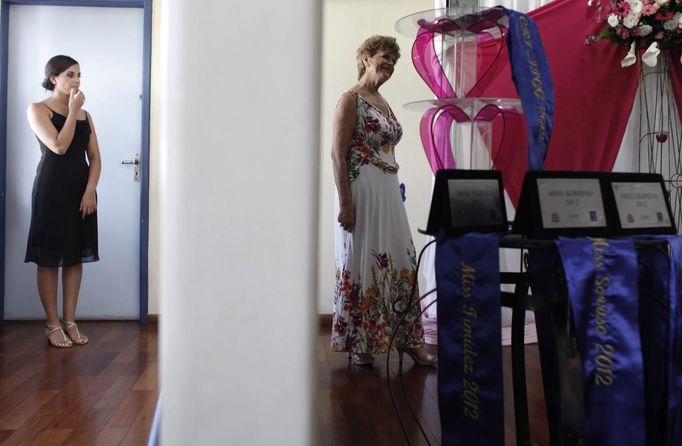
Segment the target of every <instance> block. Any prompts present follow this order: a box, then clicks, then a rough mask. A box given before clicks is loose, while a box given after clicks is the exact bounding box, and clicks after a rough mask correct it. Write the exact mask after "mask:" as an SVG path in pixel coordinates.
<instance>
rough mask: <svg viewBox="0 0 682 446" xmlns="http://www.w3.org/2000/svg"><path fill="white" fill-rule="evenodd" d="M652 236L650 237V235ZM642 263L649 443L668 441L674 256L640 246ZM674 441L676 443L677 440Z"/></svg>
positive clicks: (641, 327)
mask: <svg viewBox="0 0 682 446" xmlns="http://www.w3.org/2000/svg"><path fill="white" fill-rule="evenodd" d="M647 238H648V237H647ZM637 262H638V263H639V265H640V274H639V277H640V279H639V280H640V283H639V332H640V334H641V336H640V338H641V340H642V359H643V361H644V392H645V400H644V404H645V407H646V444H647V446H660V445H663V444H665V439H666V437H667V427H666V426H667V419H668V397H667V393H668V373H669V371H668V366H669V362H668V356H669V353H668V345H669V344H668V342H666V340H667V339H668V337H669V327H670V323H669V320H670V314H671V313H670V312H669V306H668V302H669V293H668V289H669V281H670V277H669V274H670V270H671V268H670V266H671V265H670V260H669V257H668V254H667V252H664V251H662V250H660V249H658V248H656V247H652V248H640V249H638V250H637ZM673 444H674V443H673Z"/></svg>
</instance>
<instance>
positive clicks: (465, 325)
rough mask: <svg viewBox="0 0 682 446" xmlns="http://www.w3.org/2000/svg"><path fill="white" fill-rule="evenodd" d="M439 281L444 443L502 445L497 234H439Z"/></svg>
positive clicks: (440, 399)
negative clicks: (457, 235) (455, 235)
mask: <svg viewBox="0 0 682 446" xmlns="http://www.w3.org/2000/svg"><path fill="white" fill-rule="evenodd" d="M436 282H437V288H438V355H439V357H438V407H439V411H440V419H441V430H442V436H441V442H442V443H441V444H443V445H444V446H459V445H462V446H471V445H477V446H501V445H504V406H503V402H502V347H501V342H500V331H501V315H500V265H499V235H497V234H478V233H469V234H465V235H463V236H459V237H453V236H447V235H444V234H443V233H442V234H441V235H439V236H438V238H437V241H436Z"/></svg>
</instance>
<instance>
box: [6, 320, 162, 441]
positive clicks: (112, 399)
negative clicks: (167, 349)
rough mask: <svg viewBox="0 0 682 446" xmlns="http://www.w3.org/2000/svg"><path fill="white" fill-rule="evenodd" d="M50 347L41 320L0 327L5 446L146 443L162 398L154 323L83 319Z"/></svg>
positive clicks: (13, 323)
mask: <svg viewBox="0 0 682 446" xmlns="http://www.w3.org/2000/svg"><path fill="white" fill-rule="evenodd" d="M79 327H81V329H82V331H83V333H86V334H87V335H88V336H89V338H90V342H89V343H88V344H87V345H85V346H74V347H72V348H67V349H57V348H53V347H50V346H48V344H47V340H46V338H45V336H43V335H42V332H43V324H42V323H38V322H6V323H5V324H4V325H3V326H2V327H0V444H1V445H2V446H5V445H7V446H9V445H88V446H90V445H145V444H146V443H147V439H148V435H149V428H150V426H151V422H152V418H153V414H154V409H155V405H156V400H157V396H158V347H157V346H158V340H157V325H156V324H155V323H151V324H150V325H149V326H147V327H141V326H140V325H139V324H138V323H136V322H118V321H116V322H81V323H79Z"/></svg>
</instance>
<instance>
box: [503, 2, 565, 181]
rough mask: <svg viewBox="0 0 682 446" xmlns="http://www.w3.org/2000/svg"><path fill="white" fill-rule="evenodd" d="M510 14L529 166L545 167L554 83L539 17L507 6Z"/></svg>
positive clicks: (510, 47) (509, 39)
mask: <svg viewBox="0 0 682 446" xmlns="http://www.w3.org/2000/svg"><path fill="white" fill-rule="evenodd" d="M505 11H506V12H507V15H508V17H509V32H508V33H507V47H508V51H509V61H510V63H511V72H512V79H513V81H514V85H515V86H516V91H517V92H518V94H519V98H520V99H521V105H523V114H524V116H525V117H526V125H527V127H528V170H542V169H543V167H544V164H545V157H546V156H547V147H548V146H549V140H550V137H551V136H552V122H553V117H554V84H553V82H552V75H551V73H550V71H549V63H548V62H547V56H546V55H545V49H544V47H543V46H542V40H541V38H540V32H539V31H538V27H537V25H536V24H535V21H533V19H531V18H530V17H528V16H527V15H525V14H522V13H520V12H517V11H514V10H511V9H505Z"/></svg>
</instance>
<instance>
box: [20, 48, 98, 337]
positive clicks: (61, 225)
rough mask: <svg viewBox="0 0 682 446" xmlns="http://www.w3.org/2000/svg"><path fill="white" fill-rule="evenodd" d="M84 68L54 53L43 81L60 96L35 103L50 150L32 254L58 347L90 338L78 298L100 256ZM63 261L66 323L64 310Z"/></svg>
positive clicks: (38, 191)
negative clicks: (88, 267) (60, 302)
mask: <svg viewBox="0 0 682 446" xmlns="http://www.w3.org/2000/svg"><path fill="white" fill-rule="evenodd" d="M80 75H81V71H80V66H79V65H78V62H76V61H75V60H74V59H72V58H71V57H68V56H61V55H60V56H55V57H53V58H51V59H50V60H49V61H48V62H47V64H46V65H45V80H43V87H45V88H46V89H47V90H50V91H52V95H51V96H50V97H48V98H47V99H45V100H43V101H40V102H36V103H33V104H31V105H29V107H28V110H27V115H28V122H29V125H30V126H31V129H32V130H33V132H34V133H35V135H36V137H37V138H38V143H39V145H40V150H41V152H42V157H41V159H40V163H39V164H38V168H37V171H36V178H35V181H34V183H33V197H32V206H31V227H30V230H29V236H28V245H27V248H26V259H25V261H26V262H34V263H36V264H37V265H38V272H37V282H38V294H40V300H41V301H42V304H43V308H44V309H45V315H46V316H47V326H46V329H45V333H46V335H47V338H48V341H49V343H50V344H51V345H53V346H55V347H71V346H72V345H73V344H79V345H80V344H86V343H87V342H88V338H87V337H86V336H85V335H83V334H82V333H81V332H80V331H79V329H78V326H77V325H76V322H75V320H76V304H77V302H78V292H79V290H80V284H81V277H82V274H83V263H85V262H96V261H97V260H99V254H98V249H97V194H96V188H97V182H98V181H99V176H100V171H101V169H102V163H101V160H100V152H99V146H98V144H97V135H96V133H95V127H94V125H93V123H92V117H91V116H90V114H89V113H88V112H86V111H85V110H83V109H82V107H83V104H84V103H85V95H84V94H83V92H82V91H81V89H80ZM59 268H62V291H63V297H64V319H63V325H62V322H61V321H60V320H59V315H58V312H57V285H58V277H59Z"/></svg>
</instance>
